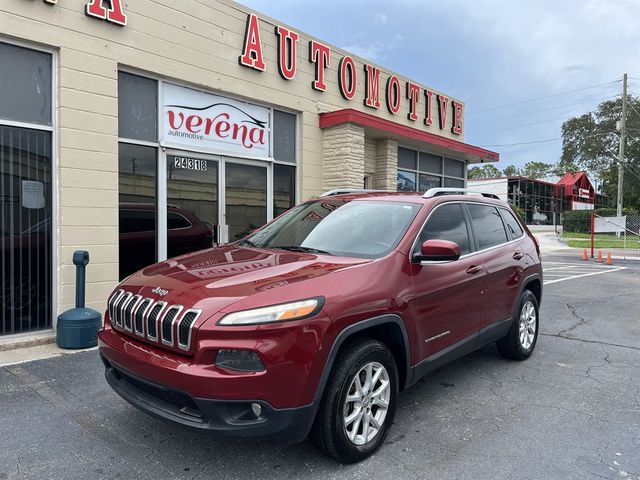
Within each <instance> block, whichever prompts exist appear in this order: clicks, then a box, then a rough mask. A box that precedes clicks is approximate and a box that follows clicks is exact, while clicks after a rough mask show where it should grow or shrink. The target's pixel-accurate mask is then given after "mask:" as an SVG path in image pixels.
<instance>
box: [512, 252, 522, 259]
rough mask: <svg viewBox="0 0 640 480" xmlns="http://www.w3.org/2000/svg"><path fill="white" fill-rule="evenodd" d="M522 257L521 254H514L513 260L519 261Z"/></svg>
mask: <svg viewBox="0 0 640 480" xmlns="http://www.w3.org/2000/svg"><path fill="white" fill-rule="evenodd" d="M522 257H524V253H522V252H515V253H514V254H513V259H514V260H520V259H521V258H522Z"/></svg>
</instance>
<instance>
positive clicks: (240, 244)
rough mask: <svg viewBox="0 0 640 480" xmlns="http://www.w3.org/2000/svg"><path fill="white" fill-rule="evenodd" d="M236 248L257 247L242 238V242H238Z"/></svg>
mask: <svg viewBox="0 0 640 480" xmlns="http://www.w3.org/2000/svg"><path fill="white" fill-rule="evenodd" d="M238 246H239V247H244V246H247V247H257V245H256V244H255V243H253V242H252V241H251V240H247V239H246V238H243V239H242V240H240V241H239V242H238Z"/></svg>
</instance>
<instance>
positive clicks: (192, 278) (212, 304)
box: [120, 245, 371, 316]
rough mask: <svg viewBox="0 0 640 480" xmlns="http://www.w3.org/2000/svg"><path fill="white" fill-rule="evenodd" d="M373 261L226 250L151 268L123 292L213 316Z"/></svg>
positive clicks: (204, 252)
mask: <svg viewBox="0 0 640 480" xmlns="http://www.w3.org/2000/svg"><path fill="white" fill-rule="evenodd" d="M370 261H371V260H367V259H358V258H346V257H334V256H329V255H316V254H310V253H298V252H289V251H286V250H280V249H261V248H251V247H239V246H237V245H225V246H222V247H217V248H212V249H208V250H202V251H199V252H195V253H191V254H188V255H183V256H180V257H176V258H172V259H169V260H166V261H164V262H160V263H157V264H155V265H151V266H149V267H147V268H145V269H143V270H141V271H139V272H137V273H135V274H133V275H131V276H130V277H128V278H127V279H125V280H124V281H123V282H122V284H121V285H120V287H122V288H125V289H126V290H128V291H131V292H134V293H139V294H140V295H142V296H143V297H149V298H152V299H154V300H162V301H165V302H168V303H169V304H178V305H183V306H185V307H186V308H192V307H193V308H200V309H203V311H205V312H206V313H207V315H206V316H208V315H212V314H214V313H217V312H219V311H220V310H222V309H224V308H226V307H228V306H230V305H232V304H233V303H235V302H237V301H240V300H243V299H245V298H246V297H248V296H251V295H253V294H256V293H261V292H267V291H270V290H272V289H279V288H284V287H288V286H292V285H296V284H299V283H300V282H308V281H310V280H312V279H314V278H318V277H322V276H324V275H327V274H329V273H331V272H335V271H337V270H341V269H344V268H348V267H351V266H354V265H358V264H363V263H368V262H370ZM298 286H299V285H298Z"/></svg>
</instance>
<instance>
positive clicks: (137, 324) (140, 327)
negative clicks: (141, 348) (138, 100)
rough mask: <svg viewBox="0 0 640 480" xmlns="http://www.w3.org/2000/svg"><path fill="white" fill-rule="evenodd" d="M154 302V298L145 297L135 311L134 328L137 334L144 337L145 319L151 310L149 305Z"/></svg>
mask: <svg viewBox="0 0 640 480" xmlns="http://www.w3.org/2000/svg"><path fill="white" fill-rule="evenodd" d="M152 304H153V300H152V299H150V298H145V299H144V300H142V301H141V302H140V304H139V305H138V307H137V308H136V309H135V311H134V312H133V330H134V332H135V333H136V335H138V336H140V337H144V323H145V322H144V319H145V317H146V315H147V313H148V312H149V307H151V305H152Z"/></svg>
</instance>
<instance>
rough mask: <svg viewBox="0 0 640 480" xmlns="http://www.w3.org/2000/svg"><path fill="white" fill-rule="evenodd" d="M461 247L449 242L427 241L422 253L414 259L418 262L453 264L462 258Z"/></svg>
mask: <svg viewBox="0 0 640 480" xmlns="http://www.w3.org/2000/svg"><path fill="white" fill-rule="evenodd" d="M460 253H461V252H460V245H458V244H457V243H455V242H450V241H449V240H427V241H426V242H424V243H423V244H422V247H421V248H420V253H419V254H415V255H414V256H413V259H414V260H415V261H417V262H451V261H455V260H458V259H459V258H460Z"/></svg>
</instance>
